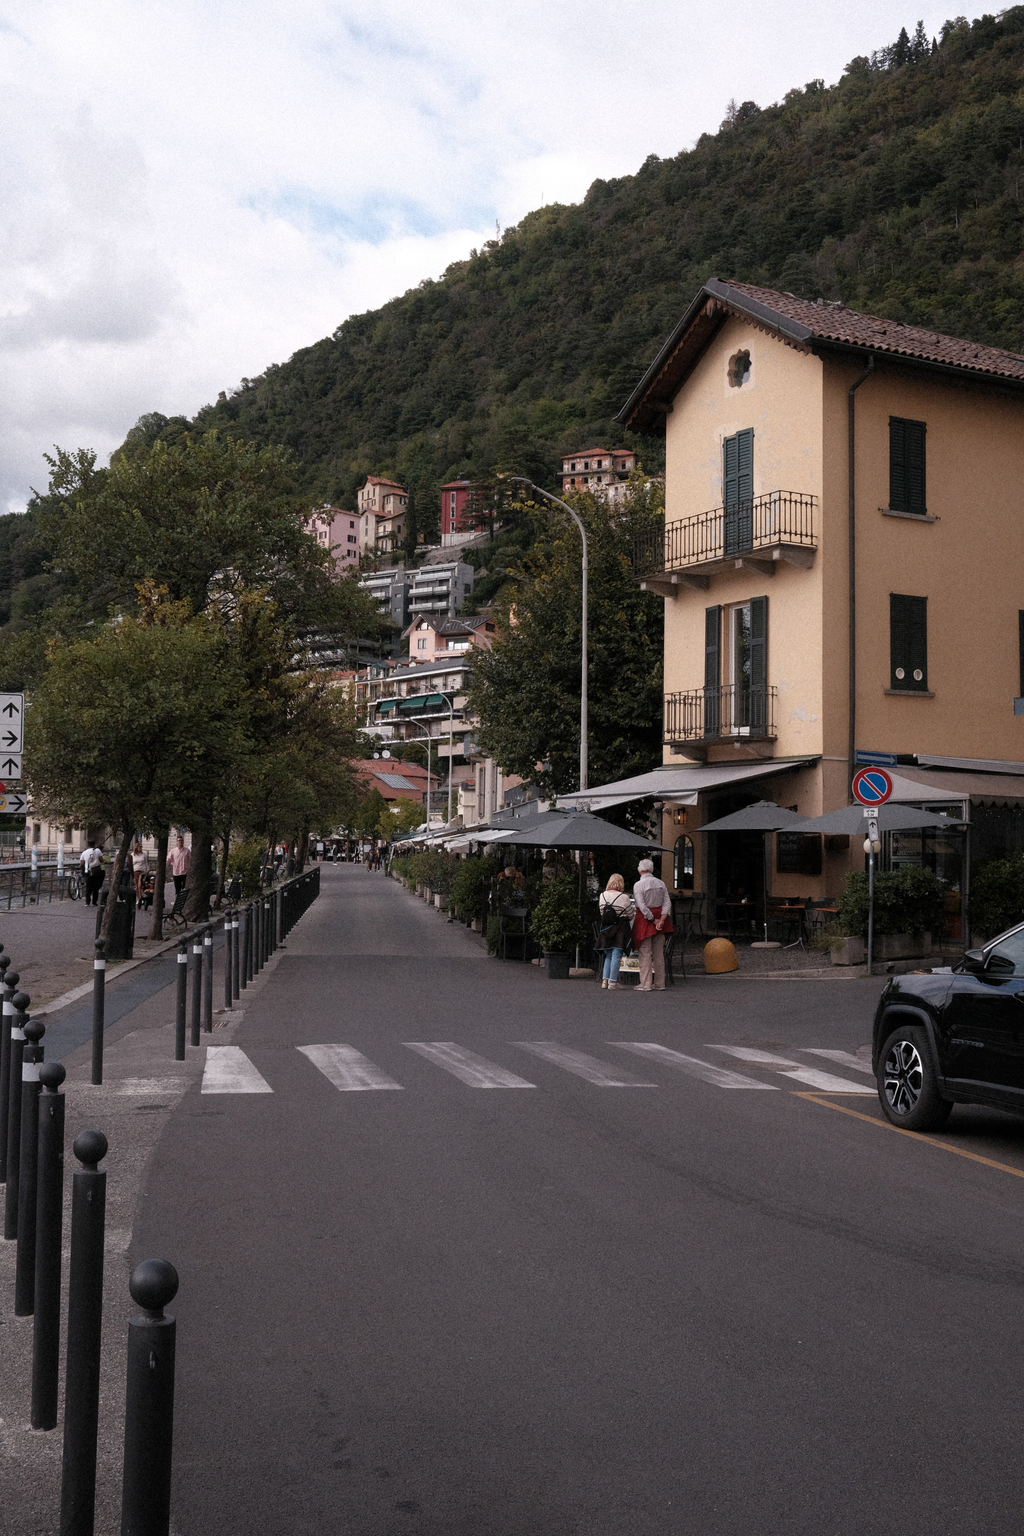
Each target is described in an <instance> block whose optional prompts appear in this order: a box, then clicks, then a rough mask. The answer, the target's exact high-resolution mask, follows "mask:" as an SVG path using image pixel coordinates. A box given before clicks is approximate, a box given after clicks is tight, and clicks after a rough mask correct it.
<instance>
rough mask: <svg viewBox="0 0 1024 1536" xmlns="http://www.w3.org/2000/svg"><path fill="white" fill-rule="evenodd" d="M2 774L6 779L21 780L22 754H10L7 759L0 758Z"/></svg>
mask: <svg viewBox="0 0 1024 1536" xmlns="http://www.w3.org/2000/svg"><path fill="white" fill-rule="evenodd" d="M0 773H2V774H3V776H4V778H5V779H20V778H21V753H20V752H17V753H15V752H9V753H8V754H7V756H6V757H0Z"/></svg>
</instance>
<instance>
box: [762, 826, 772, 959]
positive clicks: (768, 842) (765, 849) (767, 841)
mask: <svg viewBox="0 0 1024 1536" xmlns="http://www.w3.org/2000/svg"><path fill="white" fill-rule="evenodd" d="M773 835H774V834H773V833H771V832H766V833H765V835H764V844H763V846H762V848H761V862H762V865H763V869H762V873H763V875H764V906H763V907H762V908H761V917H762V919H763V920H764V941H765V943H766V944H767V943H768V859H769V857H770V853H769V850H770V848H771V846H772V837H773Z"/></svg>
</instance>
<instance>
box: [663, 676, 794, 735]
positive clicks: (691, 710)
mask: <svg viewBox="0 0 1024 1536" xmlns="http://www.w3.org/2000/svg"><path fill="white" fill-rule="evenodd" d="M777 694H778V689H777V688H737V687H734V686H733V685H732V684H731V683H730V684H725V685H723V686H721V687H718V688H696V689H694V690H693V691H692V692H690V693H667V694H666V695H665V740H666V741H668V742H676V741H718V740H721V739H722V738H723V737H728V738H730V739H731V738H733V737H737V736H743V737H747V738H749V739H750V740H752V741H772V740H774V738H775V700H776V697H777Z"/></svg>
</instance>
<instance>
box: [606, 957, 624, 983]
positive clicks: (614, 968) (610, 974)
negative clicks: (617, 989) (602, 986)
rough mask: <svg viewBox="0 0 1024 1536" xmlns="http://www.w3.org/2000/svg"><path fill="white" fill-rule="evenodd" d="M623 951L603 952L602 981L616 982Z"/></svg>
mask: <svg viewBox="0 0 1024 1536" xmlns="http://www.w3.org/2000/svg"><path fill="white" fill-rule="evenodd" d="M623 953H624V951H623V950H621V949H606V950H605V952H604V976H603V978H602V979H603V980H604V981H618V979H619V966H620V964H621V963H622V956H623Z"/></svg>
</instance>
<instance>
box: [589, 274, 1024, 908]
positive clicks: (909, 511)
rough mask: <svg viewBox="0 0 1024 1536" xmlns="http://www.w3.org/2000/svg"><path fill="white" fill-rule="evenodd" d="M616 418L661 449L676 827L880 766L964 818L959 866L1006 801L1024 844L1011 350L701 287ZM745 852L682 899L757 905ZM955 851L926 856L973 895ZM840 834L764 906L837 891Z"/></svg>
mask: <svg viewBox="0 0 1024 1536" xmlns="http://www.w3.org/2000/svg"><path fill="white" fill-rule="evenodd" d="M619 420H620V421H622V422H623V423H624V424H625V425H626V426H627V427H628V428H629V429H630V430H632V431H636V432H641V433H649V432H651V431H653V430H654V429H655V427H656V424H659V423H663V424H664V426H665V431H666V461H667V462H666V515H665V524H664V529H663V531H660V532H658V533H656V534H655V535H654V536H652V537H650V538H648V539H646V540H645V541H644V542H643V543H642V544H641V545H640V546H639V547H638V548H637V551H636V568H637V574H638V576H639V577H640V579H641V581H642V583H643V585H644V586H645V587H646V588H647V589H648V590H650V591H654V592H657V593H659V594H661V595H662V596H663V597H664V599H665V689H666V693H665V712H664V742H665V747H664V752H665V764H666V770H665V776H664V777H663V782H664V783H665V784H666V785H667V784H668V783H669V777H668V770H669V767H670V765H673V764H674V765H677V769H678V772H677V777H678V776H679V773H681V775H682V778H685V779H686V783H687V785H688V786H689V787H688V789H687V791H686V795H685V797H684V799H683V800H682V801H679V802H677V805H678V804H688V805H690V806H691V807H693V808H692V809H691V810H690V811H689V812H688V813H687V814H688V816H689V824H690V828H691V829H692V830H699V827H700V825H701V823H702V822H704V821H708V820H712V819H714V818H715V817H717V816H720V815H723V814H727V813H728V812H729V811H730V810H733V809H738V808H739V806H740V805H742V804H745V803H749V802H750V801H751V800H752V799H755V798H761V797H767V798H771V799H774V800H776V801H777V802H778V803H780V804H784V805H788V806H793V807H795V808H798V809H799V810H800V811H801V812H803V813H805V814H807V815H817V814H819V813H821V812H823V811H828V810H832V809H835V808H837V807H839V806H845V805H847V804H849V801H850V792H849V789H850V781H851V777H852V773H853V771H854V769H855V766H856V760H857V755H858V753H865V752H884V753H888V754H891V755H892V756H893V758H894V759H895V760H896V761H897V763H898V766H897V769H896V771H897V773H898V775H899V776H900V781H901V784H902V785H903V786H904V787H903V788H902V790H901V791H900V793H901V797H902V798H904V799H908V800H909V799H910V797H911V796H914V797H915V798H914V802H913V803H916V804H920V805H933V806H934V805H940V804H941V805H943V806H947V807H950V806H951V807H953V808H954V809H955V810H956V812H957V813H958V814H962V815H963V817H964V818H965V819H966V820H967V821H968V822H970V823H971V835H972V839H973V841H972V843H971V853H970V858H971V862H975V861H976V859H977V858H978V857H979V856H980V853H981V850H982V849H983V848H984V850H985V852H986V853H990V852H992V851H997V850H996V849H995V848H994V847H993V835H992V833H991V827H992V825H993V823H992V814H991V813H992V811H993V805H994V803H996V802H998V804H1000V805H1002V806H1003V807H1004V809H1006V808H1009V809H1012V815H1010V816H1009V819H1007V818H1006V817H1004V823H1003V836H1002V843H1003V846H1020V844H1021V842H1022V841H1024V835H1022V831H1021V828H1024V780H1022V779H1021V777H1020V776H1021V775H1022V774H1024V536H1022V533H1021V528H1022V513H1024V489H1022V487H1024V357H1022V356H1018V355H1017V354H1014V353H1010V352H1004V351H1000V350H998V349H996V348H992V347H985V346H980V345H976V344H975V343H973V342H969V341H962V340H957V339H955V338H951V337H947V336H942V335H939V334H937V333H934V332H930V331H925V330H922V329H920V328H918V327H914V326H907V325H902V324H899V323H898V322H895V321H891V320H884V319H879V318H876V317H873V316H869V315H862V314H858V313H856V312H854V311H852V310H849V309H845V308H844V307H842V306H841V305H837V304H827V303H823V302H821V301H819V302H817V303H812V302H809V301H806V300H801V299H797V298H794V297H793V296H792V295H790V294H783V293H775V292H773V291H770V290H766V289H762V288H757V287H752V286H750V285H749V284H745V283H727V282H721V281H719V280H717V279H712V280H710V281H709V282H708V283H707V284H706V285H705V287H704V288H703V289H701V291H700V292H699V293H698V295H697V297H696V298H695V299H694V301H693V303H692V304H691V305H690V308H689V309H688V310H687V312H686V314H685V315H684V316H683V318H682V320H681V321H680V322H679V324H678V325H677V327H676V328H675V330H674V331H673V332H672V334H671V336H670V337H669V339H668V341H667V342H666V343H665V346H664V347H663V348H662V350H661V352H660V353H659V355H658V357H657V358H656V359H655V361H654V363H653V364H652V365H651V367H650V369H649V370H648V372H647V374H646V375H645V376H644V378H643V380H642V381H641V383H640V384H639V385H638V387H637V389H636V390H635V392H634V394H633V396H632V397H631V399H630V400H629V401H628V403H627V405H626V406H625V407H624V409H623V411H622V412H621V414H620V417H619ZM741 765H742V766H743V767H744V770H745V771H744V772H743V774H742V778H743V779H745V780H746V781H747V782H748V783H749V784H750V787H749V788H746V787H744V788H743V792H742V793H740V790H739V787H738V783H737V780H738V778H739V777H740V776H741V775H740V774H739V769H740V767H741ZM682 778H680V783H681V782H682ZM754 780H756V782H751V781H754ZM979 780H980V787H979ZM908 786H909V787H908ZM612 787H613V786H605V787H604V788H605V790H606V791H608V790H610V789H611V788H612ZM986 788H987V789H988V791H989V792H988V795H987V796H986V795H985V793H984V792H983V791H984V790H985V789H986ZM1018 790H1019V791H1020V792H1021V793H1020V794H1018ZM676 814H678V813H677V812H676V811H673V812H669V811H668V810H666V816H667V817H669V818H670V817H671V816H673V815H676ZM983 823H984V824H985V825H986V826H988V828H989V831H988V832H986V833H985V834H984V835H982V830H981V829H982V824H983ZM1011 823H1012V824H1011ZM671 827H672V822H671V819H668V820H666V823H665V828H664V831H665V838H664V839H663V840H666V841H668V840H669V839H670V836H671V831H670V829H671ZM1014 828H1016V829H1017V830H1014ZM688 835H689V834H687V836H688ZM734 836H735V837H736V838H739V837H740V836H741V835H740V834H720V835H719V836H718V838H717V840H716V839H715V838H713V837H709V838H708V839H706V841H707V843H708V844H709V845H712V844H715V845H716V846H717V848H718V851H717V854H716V853H715V849H714V847H712V846H709V847H708V848H706V849H702V848H701V846H700V845H701V842H702V841H704V840H701V839H697V850H696V870H695V879H696V887H695V888H696V889H698V890H700V889H704V890H705V891H707V892H708V893H709V894H710V895H712V896H715V895H717V896H724V895H725V894H727V893H728V892H729V891H730V890H735V889H736V888H737V887H738V886H739V885H741V884H742V885H745V886H746V887H747V888H748V889H751V888H754V889H756V880H757V878H759V877H758V876H756V875H755V873H754V871H753V869H752V868H748V867H747V866H748V865H750V864H751V861H753V863H755V864H759V861H760V853H759V852H756V851H754V850H753V847H751V849H748V850H747V852H746V853H743V852H742V850H740V849H739V846H738V844H737V847H736V848H735V849H731V851H730V850H729V849H728V848H727V846H726V843H727V839H728V838H730V837H734ZM893 836H894V837H895V836H896V835H895V834H894V835H893ZM915 836H917V835H916V834H915ZM958 836H959V834H953V833H952V832H951V833H950V835H949V838H948V839H946V846H944V847H942V848H933V849H932V851H931V856H930V857H929V859H928V861H929V862H931V863H932V864H933V865H934V867H937V868H940V870H941V871H943V872H944V873H945V877H946V878H947V879H948V880H949V882H950V884H951V885H954V883H955V884H956V886H957V887H959V888H961V889H962V888H963V883H962V882H961V862H962V856H963V854H964V845H963V844H962V842H958V841H957V837H958ZM936 841H937V842H942V839H941V838H940V839H938V840H936ZM849 842H850V840H849V839H831V840H830V843H831V846H828V844H827V845H826V847H825V849H824V863H823V864H821V863H819V864H818V865H817V866H816V867H817V868H818V869H820V874H814V875H813V876H812V875H811V874H810V873H808V872H807V871H805V872H804V873H802V874H800V873H788V872H786V871H785V870H783V869H781V868H780V867H778V865H777V867H776V868H775V870H774V875H773V888H774V891H775V892H776V893H778V894H782V895H787V894H797V893H798V892H799V894H824V893H825V892H826V891H828V892H830V893H833V892H835V891H837V890H838V889H840V888H841V886H842V879H843V875H844V874H845V872H846V870H847V869H848V868H850V867H861V866H862V859H863V855H862V854H861V852H860V839H853V840H852V842H853V845H854V846H852V847H849V846H846V845H847V844H848V843H849ZM954 845H955V846H954ZM917 846H918V847H919V848H920V846H921V839H920V837H919V836H917ZM886 856H887V857H889V858H891V859H892V861H893V862H900V860H901V858H902V855H901V853H900V851H899V849H898V848H897V846H896V844H895V843H893V844H892V845H891V846H889V847H887V850H886ZM926 856H927V855H926V854H924V853H922V854H921V855H920V857H918V860H917V861H918V862H920V861H921V857H926ZM904 861H905V860H904ZM911 861H913V860H911Z"/></svg>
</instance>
